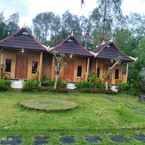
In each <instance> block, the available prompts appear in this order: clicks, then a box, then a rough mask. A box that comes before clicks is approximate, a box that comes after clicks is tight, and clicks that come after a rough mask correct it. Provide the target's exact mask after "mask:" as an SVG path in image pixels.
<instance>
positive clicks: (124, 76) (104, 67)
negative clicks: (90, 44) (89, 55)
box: [90, 59, 128, 84]
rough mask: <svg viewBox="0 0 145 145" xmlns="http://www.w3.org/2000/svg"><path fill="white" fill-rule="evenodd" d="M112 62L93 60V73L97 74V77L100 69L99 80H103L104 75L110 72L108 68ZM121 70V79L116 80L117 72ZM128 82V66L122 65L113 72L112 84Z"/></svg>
mask: <svg viewBox="0 0 145 145" xmlns="http://www.w3.org/2000/svg"><path fill="white" fill-rule="evenodd" d="M109 63H110V62H109V61H107V60H101V59H100V60H98V59H97V60H95V62H94V60H91V70H90V72H91V73H95V74H96V75H97V68H99V69H100V76H99V78H100V79H101V80H103V78H104V75H105V74H106V73H107V71H108V67H109V65H110V64H109ZM116 69H118V70H119V79H115V70H116ZM127 80H128V71H127V64H120V65H117V66H116V67H115V68H114V69H113V71H112V76H111V84H120V83H127Z"/></svg>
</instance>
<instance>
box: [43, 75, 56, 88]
mask: <svg viewBox="0 0 145 145" xmlns="http://www.w3.org/2000/svg"><path fill="white" fill-rule="evenodd" d="M41 85H42V86H43V87H53V86H54V80H50V79H49V78H47V77H44V78H43V79H42V81H41Z"/></svg>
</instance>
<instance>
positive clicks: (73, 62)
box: [51, 56, 87, 82]
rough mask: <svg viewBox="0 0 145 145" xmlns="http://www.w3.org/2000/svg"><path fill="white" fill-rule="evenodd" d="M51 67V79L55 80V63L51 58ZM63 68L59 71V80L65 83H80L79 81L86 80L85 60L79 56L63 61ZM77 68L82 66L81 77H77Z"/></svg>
mask: <svg viewBox="0 0 145 145" xmlns="http://www.w3.org/2000/svg"><path fill="white" fill-rule="evenodd" d="M51 60H52V65H51V79H52V80H54V79H55V66H54V65H55V63H54V59H53V58H52V59H51ZM64 62H65V63H64V66H63V68H62V70H61V74H60V79H61V80H64V81H66V82H80V81H81V80H86V78H87V77H86V75H87V58H86V57H80V56H73V57H72V58H71V57H69V56H68V57H67V58H66V59H65V61H64ZM78 66H82V75H81V77H77V69H78Z"/></svg>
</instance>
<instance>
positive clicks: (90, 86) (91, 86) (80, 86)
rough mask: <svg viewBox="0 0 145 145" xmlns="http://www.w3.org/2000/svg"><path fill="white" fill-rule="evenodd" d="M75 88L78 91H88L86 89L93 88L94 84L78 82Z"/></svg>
mask: <svg viewBox="0 0 145 145" xmlns="http://www.w3.org/2000/svg"><path fill="white" fill-rule="evenodd" d="M76 87H77V88H78V89H88V88H94V84H92V83H90V82H89V81H80V82H79V83H77V84H76Z"/></svg>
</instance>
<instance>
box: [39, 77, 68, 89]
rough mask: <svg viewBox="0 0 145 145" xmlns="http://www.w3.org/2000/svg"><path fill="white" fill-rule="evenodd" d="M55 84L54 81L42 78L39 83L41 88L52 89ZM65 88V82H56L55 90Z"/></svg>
mask: <svg viewBox="0 0 145 145" xmlns="http://www.w3.org/2000/svg"><path fill="white" fill-rule="evenodd" d="M54 83H55V80H51V79H49V78H46V77H44V78H43V79H42V81H41V85H42V86H43V87H53V86H54ZM65 87H66V82H65V81H63V80H60V79H59V80H58V82H57V88H65Z"/></svg>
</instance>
